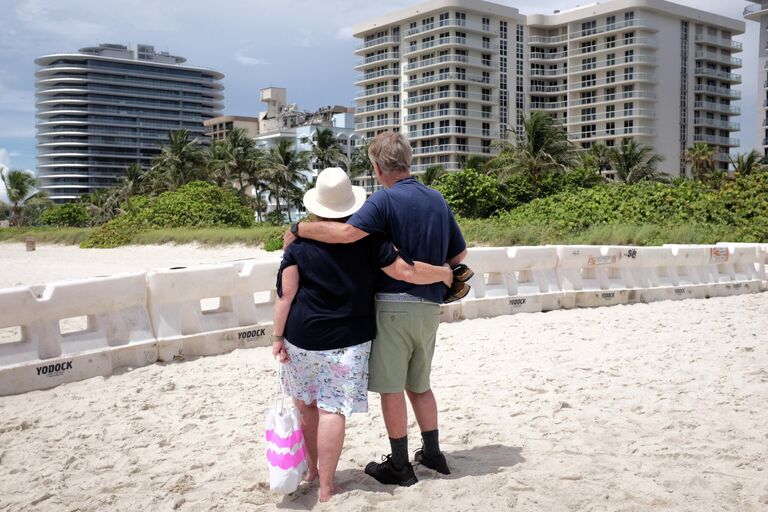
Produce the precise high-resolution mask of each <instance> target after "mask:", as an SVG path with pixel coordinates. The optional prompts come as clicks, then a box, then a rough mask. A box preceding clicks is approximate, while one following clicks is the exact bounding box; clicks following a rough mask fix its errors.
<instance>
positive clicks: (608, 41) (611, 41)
mask: <svg viewBox="0 0 768 512" xmlns="http://www.w3.org/2000/svg"><path fill="white" fill-rule="evenodd" d="M614 46H616V36H608V37H606V38H605V47H606V48H613V47H614Z"/></svg>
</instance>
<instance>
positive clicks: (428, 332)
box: [368, 300, 440, 393]
mask: <svg viewBox="0 0 768 512" xmlns="http://www.w3.org/2000/svg"><path fill="white" fill-rule="evenodd" d="M439 323H440V305H439V304H435V303H434V302H390V301H380V300H377V301H376V339H375V340H374V341H373V346H372V348H371V358H370V362H369V371H370V374H369V377H368V389H369V390H370V391H374V392H376V393H401V392H402V391H403V390H404V389H407V390H409V391H413V392H415V393H424V392H426V391H429V390H430V384H429V374H430V371H431V369H432V356H433V355H434V353H435V340H436V338H437V326H438V325H439Z"/></svg>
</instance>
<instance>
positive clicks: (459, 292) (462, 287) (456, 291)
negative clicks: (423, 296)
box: [443, 281, 472, 304]
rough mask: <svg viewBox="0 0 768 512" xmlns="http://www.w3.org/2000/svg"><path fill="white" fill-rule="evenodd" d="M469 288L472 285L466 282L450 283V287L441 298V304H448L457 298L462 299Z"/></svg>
mask: <svg viewBox="0 0 768 512" xmlns="http://www.w3.org/2000/svg"><path fill="white" fill-rule="evenodd" d="M471 288H472V287H471V286H469V285H468V284H467V283H462V282H461V281H454V282H453V284H452V285H451V288H450V289H449V290H448V294H447V295H446V296H445V298H444V299H443V304H450V303H451V302H456V301H457V300H461V299H463V298H464V297H466V296H467V294H468V293H469V290H470V289H471Z"/></svg>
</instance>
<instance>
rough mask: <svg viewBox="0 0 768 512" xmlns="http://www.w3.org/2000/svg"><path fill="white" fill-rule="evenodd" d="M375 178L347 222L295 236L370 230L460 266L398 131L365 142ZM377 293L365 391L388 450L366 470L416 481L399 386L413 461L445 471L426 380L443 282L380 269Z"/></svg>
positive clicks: (414, 253) (440, 209) (440, 206)
mask: <svg viewBox="0 0 768 512" xmlns="http://www.w3.org/2000/svg"><path fill="white" fill-rule="evenodd" d="M368 156H369V158H370V160H371V164H372V165H373V170H374V172H375V173H376V179H377V180H378V181H379V183H381V184H382V185H383V186H384V189H383V190H379V191H378V192H376V193H375V194H373V195H372V196H371V197H370V198H369V199H368V201H366V203H365V204H364V205H363V207H362V208H360V209H359V210H358V211H357V212H356V213H355V214H354V215H353V216H352V217H351V218H350V219H349V221H348V222H347V223H346V224H342V223H338V222H312V223H304V224H301V225H299V224H298V223H296V224H294V225H293V226H291V230H290V232H288V233H286V235H285V242H286V245H288V244H290V243H291V242H292V241H293V240H295V239H296V237H300V238H309V239H312V240H318V241H321V242H326V243H351V242H355V241H357V240H360V239H361V238H363V237H365V236H367V235H369V234H383V235H385V236H387V237H388V238H389V239H391V240H392V242H393V243H394V245H395V247H397V248H398V250H399V251H400V254H401V256H403V258H408V259H411V260H418V261H423V262H425V263H430V264H432V265H442V264H443V263H445V262H447V263H448V264H449V265H450V266H452V267H453V266H456V265H458V264H459V263H460V262H461V261H462V260H463V259H464V257H465V256H466V254H467V250H466V243H465V241H464V238H463V236H462V234H461V230H460V229H459V226H458V224H457V223H456V220H455V219H454V217H453V213H452V212H451V210H450V208H449V207H448V204H447V203H446V202H445V199H444V198H443V196H442V195H441V194H440V193H439V192H437V191H436V190H434V189H431V188H428V187H426V186H424V185H423V184H421V183H420V182H419V181H418V180H416V179H415V178H414V177H413V176H411V172H410V165H411V147H410V145H409V144H408V141H407V140H406V139H405V137H403V136H402V135H401V134H399V133H393V132H385V133H382V134H380V135H378V136H377V137H376V138H375V139H374V140H373V142H372V143H371V145H370V146H369V148H368ZM377 289H378V293H377V295H376V327H377V334H376V340H375V341H374V342H373V347H372V351H371V359H370V376H369V389H370V390H371V391H375V392H378V393H380V395H381V409H382V415H383V416H384V423H385V425H386V428H387V434H388V435H389V441H390V446H391V448H392V454H391V455H387V456H385V457H384V458H383V462H382V463H376V462H371V463H369V464H368V465H367V466H366V468H365V472H366V473H367V474H369V475H371V476H372V477H374V478H375V479H376V480H378V481H379V482H381V483H383V484H396V485H404V486H408V485H413V484H414V483H416V482H417V479H416V475H415V474H414V472H413V466H412V465H411V463H410V462H409V460H408V419H407V409H406V404H405V396H404V393H403V392H404V391H405V393H406V394H407V395H408V399H409V400H410V402H411V406H412V407H413V411H414V414H415V415H416V421H417V422H418V424H419V428H420V430H421V436H422V442H423V447H422V449H421V450H419V451H417V452H416V456H415V458H416V461H417V462H419V463H421V464H422V465H424V466H426V467H429V468H431V469H434V470H435V471H438V472H440V473H443V474H449V473H450V469H449V468H448V464H447V462H446V460H445V456H444V455H443V453H442V452H441V451H440V444H439V437H438V420H437V403H436V401H435V396H434V394H433V393H432V389H431V386H430V381H429V377H430V370H431V365H432V356H433V354H434V349H435V340H436V334H437V327H438V323H439V316H440V303H442V301H443V297H444V296H445V293H446V290H447V287H446V286H445V285H444V284H442V283H438V284H432V285H411V284H408V283H404V282H402V281H396V280H393V279H391V278H389V277H387V276H386V275H383V274H382V275H381V277H380V281H379V283H378V287H377Z"/></svg>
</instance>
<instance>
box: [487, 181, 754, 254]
mask: <svg viewBox="0 0 768 512" xmlns="http://www.w3.org/2000/svg"><path fill="white" fill-rule="evenodd" d="M767 197H768V174H759V175H754V176H747V177H744V178H739V179H736V180H731V181H728V182H726V183H725V184H724V185H723V186H722V188H720V189H719V190H711V189H709V188H707V187H706V185H703V184H701V183H699V182H694V181H687V180H684V181H678V182H677V183H676V184H675V185H674V186H669V185H664V184H661V183H655V182H641V183H637V184H634V185H601V186H597V187H593V188H590V189H578V190H574V191H568V192H562V193H559V194H555V195H553V196H549V197H546V198H542V199H535V200H533V201H531V202H530V203H528V204H525V205H522V206H520V207H518V208H515V209H514V210H511V211H508V212H504V213H502V214H500V215H499V216H498V217H497V218H496V219H495V220H494V222H495V223H496V229H502V230H503V229H519V228H520V227H521V226H530V227H532V228H538V229H541V230H545V231H547V232H548V233H550V236H551V237H552V238H563V237H570V236H574V235H577V234H578V233H581V232H584V231H586V230H590V229H594V228H596V227H599V226H643V225H649V226H658V227H661V228H663V229H668V228H674V227H679V226H687V229H689V230H690V229H694V230H699V231H700V232H708V233H714V232H716V233H724V232H727V233H728V234H729V236H730V237H731V241H743V242H758V241H766V240H768V200H767V199H766V198H767ZM715 227H717V228H715ZM662 238H664V237H662Z"/></svg>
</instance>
